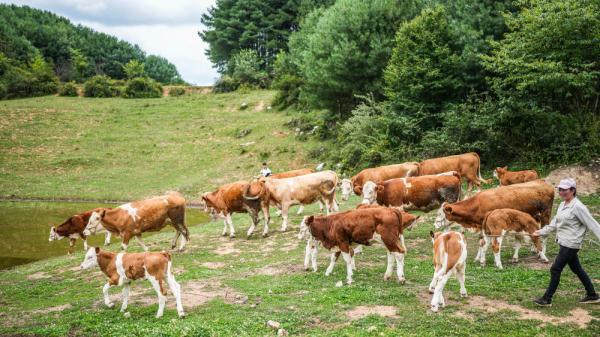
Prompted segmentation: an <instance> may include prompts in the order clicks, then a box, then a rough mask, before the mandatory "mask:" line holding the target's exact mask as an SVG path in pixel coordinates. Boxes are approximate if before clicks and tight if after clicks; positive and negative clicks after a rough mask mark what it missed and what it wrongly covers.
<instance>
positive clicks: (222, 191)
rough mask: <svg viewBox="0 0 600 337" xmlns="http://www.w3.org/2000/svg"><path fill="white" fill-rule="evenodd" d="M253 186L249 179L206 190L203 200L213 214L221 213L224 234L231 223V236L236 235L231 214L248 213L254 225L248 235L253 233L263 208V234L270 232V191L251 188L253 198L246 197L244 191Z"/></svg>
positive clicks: (206, 207)
mask: <svg viewBox="0 0 600 337" xmlns="http://www.w3.org/2000/svg"><path fill="white" fill-rule="evenodd" d="M249 188H251V186H250V184H249V183H248V182H247V181H236V182H233V183H230V184H225V185H223V186H221V187H219V188H218V189H217V190H216V191H213V192H206V193H204V194H203V195H202V201H203V203H204V206H205V210H207V211H210V212H211V213H213V214H220V215H222V216H223V217H224V220H223V223H224V225H223V236H226V235H227V225H229V237H231V238H234V237H235V228H234V227H233V220H232V219H231V214H233V213H248V214H249V215H250V218H251V219H252V225H250V228H249V229H248V233H247V234H248V237H250V236H251V235H252V233H253V232H254V229H255V228H256V226H257V225H258V222H259V213H260V211H261V210H262V212H263V214H264V222H265V227H264V230H263V236H267V234H268V233H269V204H268V198H269V194H268V191H266V190H265V191H263V190H256V191H255V190H254V189H250V191H249V193H253V196H254V197H253V198H244V191H246V190H247V189H249Z"/></svg>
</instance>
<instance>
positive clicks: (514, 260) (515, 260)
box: [511, 258, 519, 263]
mask: <svg viewBox="0 0 600 337" xmlns="http://www.w3.org/2000/svg"><path fill="white" fill-rule="evenodd" d="M511 261H512V263H519V259H515V258H513V259H511Z"/></svg>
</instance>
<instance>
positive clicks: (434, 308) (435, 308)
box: [431, 305, 440, 312]
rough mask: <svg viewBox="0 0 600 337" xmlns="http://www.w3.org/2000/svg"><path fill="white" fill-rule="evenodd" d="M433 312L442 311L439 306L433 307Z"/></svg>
mask: <svg viewBox="0 0 600 337" xmlns="http://www.w3.org/2000/svg"><path fill="white" fill-rule="evenodd" d="M431 311H433V312H438V311H440V309H439V308H438V306H437V305H435V306H432V307H431Z"/></svg>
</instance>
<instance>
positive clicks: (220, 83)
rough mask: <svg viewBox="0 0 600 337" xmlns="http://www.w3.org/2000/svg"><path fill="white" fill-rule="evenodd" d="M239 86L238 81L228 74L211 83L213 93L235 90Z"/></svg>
mask: <svg viewBox="0 0 600 337" xmlns="http://www.w3.org/2000/svg"><path fill="white" fill-rule="evenodd" d="M239 87H240V83H239V82H238V81H236V80H235V79H233V78H232V77H231V76H229V75H223V76H221V77H220V78H219V79H218V80H217V81H216V82H215V84H214V85H213V89H212V91H213V92H214V93H224V92H232V91H236V90H237V88H239Z"/></svg>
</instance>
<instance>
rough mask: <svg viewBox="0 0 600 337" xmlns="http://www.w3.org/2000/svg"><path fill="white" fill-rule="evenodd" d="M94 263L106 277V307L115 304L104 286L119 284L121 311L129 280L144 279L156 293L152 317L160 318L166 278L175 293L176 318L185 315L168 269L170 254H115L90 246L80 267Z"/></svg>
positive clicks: (176, 284) (104, 289) (179, 292)
mask: <svg viewBox="0 0 600 337" xmlns="http://www.w3.org/2000/svg"><path fill="white" fill-rule="evenodd" d="M95 266H99V267H100V270H101V271H102V273H104V275H106V277H108V282H106V284H105V285H104V288H102V293H103V294H104V304H106V306H107V307H109V308H112V307H114V305H115V304H114V303H113V302H112V301H111V300H110V298H109V297H108V289H109V288H110V287H112V286H116V285H119V286H123V304H122V305H121V312H125V311H126V310H127V302H128V300H129V286H130V284H131V281H133V280H138V279H141V278H145V279H147V280H149V281H150V283H151V284H152V287H153V288H154V290H155V291H156V294H157V295H158V312H157V313H156V318H160V317H162V315H163V311H164V309H165V302H166V301H167V297H166V295H167V291H166V289H165V288H164V285H163V283H164V280H165V279H166V280H167V283H168V284H169V288H170V289H171V292H172V293H173V295H174V296H175V301H176V302H177V313H178V314H179V317H184V316H185V313H184V312H183V305H182V304H181V287H180V286H179V283H177V281H176V280H175V276H173V273H172V272H171V254H169V253H168V252H164V251H163V252H160V253H149V252H145V253H119V254H115V253H111V252H108V251H104V250H101V249H100V248H98V247H92V248H90V249H88V251H87V253H86V254H85V258H84V259H83V262H82V263H81V269H89V268H92V267H95Z"/></svg>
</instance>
